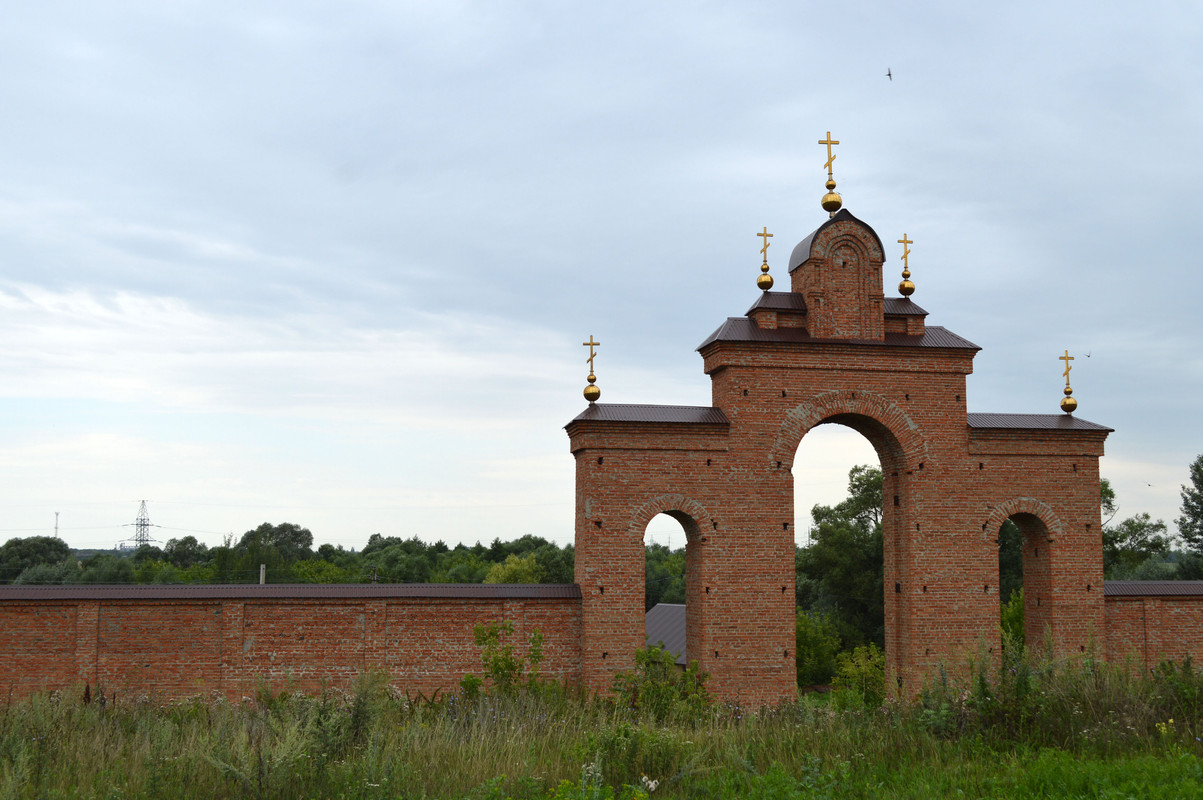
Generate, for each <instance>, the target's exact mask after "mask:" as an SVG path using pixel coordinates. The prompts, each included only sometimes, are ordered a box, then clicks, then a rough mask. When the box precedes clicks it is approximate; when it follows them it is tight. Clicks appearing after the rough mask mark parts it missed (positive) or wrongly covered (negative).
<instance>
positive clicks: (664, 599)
mask: <svg viewBox="0 0 1203 800" xmlns="http://www.w3.org/2000/svg"><path fill="white" fill-rule="evenodd" d="M643 575H644V593H643V599H644V610H645V611H647V610H649V609H651V608H652V607H653V606H654V605H656V604H657V603H684V602H685V549H684V548H679V549H677V550H670V549H669V548H668V545H663V544H650V545H648V546H647V547H646V548H644V573H643Z"/></svg>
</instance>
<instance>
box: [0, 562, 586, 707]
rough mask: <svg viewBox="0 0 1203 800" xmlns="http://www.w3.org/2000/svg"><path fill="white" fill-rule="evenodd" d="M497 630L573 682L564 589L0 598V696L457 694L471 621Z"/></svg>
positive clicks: (49, 590)
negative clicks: (338, 691)
mask: <svg viewBox="0 0 1203 800" xmlns="http://www.w3.org/2000/svg"><path fill="white" fill-rule="evenodd" d="M503 621H509V622H511V623H512V624H513V626H514V635H513V637H512V639H511V641H512V642H513V643H515V644H516V645H518V646H519V652H521V653H525V645H526V642H527V641H528V639H529V636H530V634H531V633H532V632H533V631H534V630H535V629H538V630H540V631H542V633H543V636H544V642H543V653H544V661H543V663H542V664H541V665H540V672H541V674H542V675H544V676H545V677H548V678H553V679H556V680H560V681H566V682H568V683H569V684H572V685H575V684H577V683H578V682H579V674H580V637H581V604H580V593H579V591H578V590H577V589H576V587H575V586H572V585H568V586H546V585H541V586H446V585H429V586H422V585H405V586H386V585H350V586H327V585H308V586H278V585H267V586H214V587H195V586H175V587H172V586H128V587H114V586H104V587H4V588H3V589H0V631H3V632H4V635H3V636H2V637H0V692H3V693H4V694H5V695H6V696H11V695H24V694H28V693H30V692H33V691H41V690H54V689H62V688H66V687H69V686H72V685H75V684H78V683H86V684H89V685H90V686H91V687H92V690H93V691H96V690H97V689H98V688H103V689H104V690H105V691H106V692H117V693H118V694H120V695H123V696H126V697H134V696H142V695H146V696H149V697H153V698H173V697H184V696H189V695H196V694H211V693H219V694H222V695H224V696H226V697H228V698H230V699H238V698H240V697H242V696H245V695H253V694H254V692H255V691H256V689H257V688H258V687H259V686H260V685H262V684H264V683H266V684H267V685H268V686H270V687H271V688H272V689H273V690H274V691H280V690H283V689H296V690H300V691H305V692H317V691H320V690H321V689H323V688H326V687H334V688H345V687H349V686H350V685H351V684H352V683H353V682H354V681H355V679H356V677H357V676H358V675H360V674H361V673H363V672H365V671H367V670H371V669H380V670H383V671H385V672H386V673H387V674H388V675H389V677H390V680H391V682H392V684H393V685H394V686H396V687H397V688H398V689H400V690H402V691H405V692H410V693H417V692H421V693H423V694H424V695H426V696H430V695H432V694H433V693H434V692H436V691H441V692H448V691H457V690H458V687H459V682H460V680H461V679H462V678H463V677H464V675H466V674H469V673H471V674H476V675H479V674H481V661H480V648H479V647H477V646H476V644H475V641H474V638H473V630H474V628H475V626H476V625H478V624H487V623H492V622H503Z"/></svg>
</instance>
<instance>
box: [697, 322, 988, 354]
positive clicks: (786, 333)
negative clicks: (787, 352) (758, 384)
mask: <svg viewBox="0 0 1203 800" xmlns="http://www.w3.org/2000/svg"><path fill="white" fill-rule="evenodd" d="M712 342H766V343H775V344H856V345H876V346H879V347H880V346H886V347H943V348H951V349H956V350H981V349H982V348H980V347H978V346H977V345H976V344H974V343H973V342H971V341H969V340H968V339H965V338H962V337H960V336H957V335H956V334H955V333H953V332H952V331H950V330H948V329H947V328H943V327H941V326H939V325H931V326H929V327H928V328H927V330H926V331H924V333H923V334H922V335H920V336H907V335H906V334H902V333H887V334H886V335H885V338H884V339H882V340H877V339H815V338H812V337H811V335H810V334H809V333H807V332H806V331H804V330H803V329H801V328H760V327H757V325H756V323H755V322H753V321H752V320H750V319H748V318H747V317H728V318H727V321H726V322H724V323H723V324H722V325H720V326H719V327H718V330H716V331H715V332H714V333H712V334H710V335H709V336H707V337H706V341H704V342H702V343H701V344H700V345H698V350H701V349H702V348H704V347H705V346H706V345H708V344H711V343H712Z"/></svg>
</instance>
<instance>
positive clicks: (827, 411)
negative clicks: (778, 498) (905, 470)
mask: <svg viewBox="0 0 1203 800" xmlns="http://www.w3.org/2000/svg"><path fill="white" fill-rule="evenodd" d="M840 417H844V418H848V419H842V420H840V421H841V422H843V423H844V424H847V425H849V427H852V428H854V429H857V426H856V425H855V424H854V422H853V421H852V420H851V418H855V417H862V418H863V417H867V418H869V419H871V420H873V421H874V422H876V423H877V424H879V425H881V426H883V427H884V428H885V429H886V430H887V431H889V432H890V434H892V435H893V437H894V439H895V440H897V442H898V445H899V447H900V448H901V449H902V453H901V455H902V457H903V458H904V459H905V460H906V463H907V465H908V467H910V466H911V465H912V463H913V464H918V463H920V462H923V461H925V460H926V458H927V440H926V438H925V437H924V435H923V431H922V429H921V428H920V427H919V425H918V423H916V422H915V421H914V420H913V419H911V417H910V416H909V415H908V414H907V413H906V412H905V411H903V410H902V409H901V408H899V407H898V405H897V404H896V403H894V402H893V401H891V400H888V399H886V398H885V397H882V396H881V395H879V394H875V393H873V392H864V391H860V390H856V389H838V390H835V391H831V392H824V393H822V394H818V395H815V396H814V397H812V398H810V400H808V401H807V402H805V403H802V404H800V405H797V406H795V407H794V408H792V409H790V410H789V411H787V412H786V414H785V417H784V419H782V420H781V425H780V426H779V427H778V429H777V436H776V438H775V439H774V440H773V447H772V450H770V452H769V468H770V469H773V470H777V471H779V472H789V471H790V470H791V469H792V468H793V464H794V456H795V454H796V453H797V452H798V444H799V443H800V442H801V441H802V437H803V436H805V435H806V432H807V431H809V430H810V429H811V428H813V427H814V426H816V425H818V424H819V423H821V422H824V421H825V420H830V419H832V418H840ZM857 430H858V431H859V432H860V433H861V434H863V435H864V436H865V438H867V439H869V441H870V442H871V443H872V444H873V445H874V447H878V442H876V441H875V438H876V437H874V436H873V435H872V432H870V431H864V430H859V429H857ZM879 454H880V449H879Z"/></svg>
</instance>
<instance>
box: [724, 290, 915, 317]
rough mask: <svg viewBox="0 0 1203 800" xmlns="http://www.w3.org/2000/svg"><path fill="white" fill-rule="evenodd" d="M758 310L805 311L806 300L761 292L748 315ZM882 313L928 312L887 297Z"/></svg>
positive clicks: (902, 299) (794, 294)
mask: <svg viewBox="0 0 1203 800" xmlns="http://www.w3.org/2000/svg"><path fill="white" fill-rule="evenodd" d="M758 308H767V309H770V310H772V311H805V310H806V298H805V297H803V296H802V295H801V294H798V293H797V292H761V293H760V297H758V298H756V302H755V303H753V304H752V307H751V308H749V309H748V312H747V313H748V314H749V315H751V313H752V312H753V311H755V310H756V309H758ZM881 308H882V311H883V312H884V313H886V314H889V315H890V316H893V317H926V316H927V311H926V310H925V309H923V308H921V307H920V306H919V305H918V304H917V303H915V302H913V301H912V300H911V299H910V298H909V297H886V298H883V299H882V304H881Z"/></svg>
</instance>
